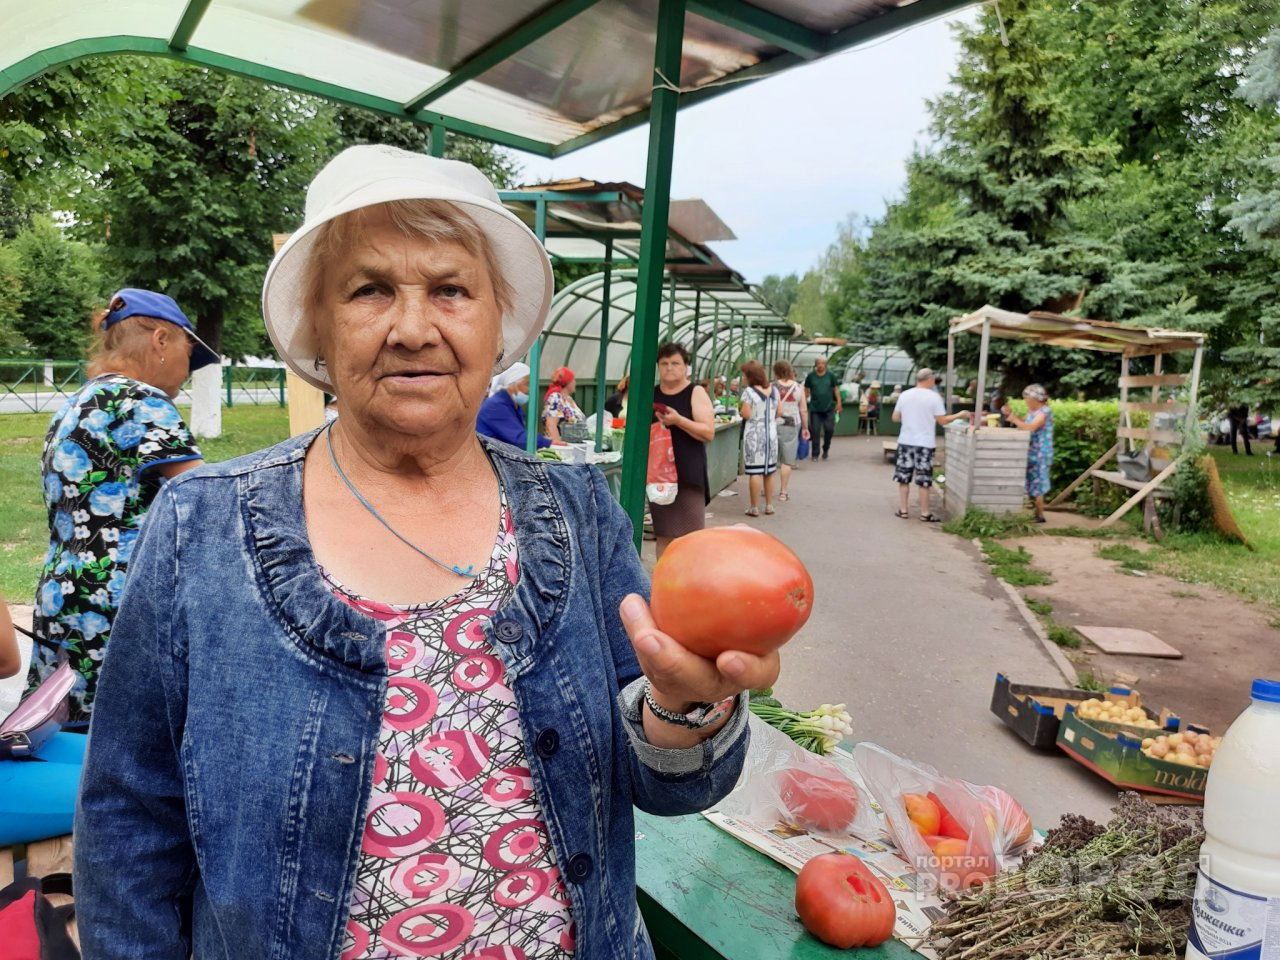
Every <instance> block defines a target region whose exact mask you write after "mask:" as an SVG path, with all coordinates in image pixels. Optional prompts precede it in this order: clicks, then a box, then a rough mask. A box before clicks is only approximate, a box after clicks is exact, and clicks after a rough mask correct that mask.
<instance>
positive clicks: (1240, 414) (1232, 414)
mask: <svg viewBox="0 0 1280 960" xmlns="http://www.w3.org/2000/svg"><path fill="white" fill-rule="evenodd" d="M1227 422H1228V423H1229V424H1230V425H1231V452H1232V453H1234V454H1239V453H1240V448H1239V447H1237V446H1236V434H1237V433H1238V434H1240V436H1242V437H1243V438H1244V452H1245V454H1246V455H1247V456H1250V457H1252V456H1253V449H1252V448H1251V447H1250V446H1249V405H1248V404H1247V403H1242V404H1240V405H1239V406H1238V407H1232V408H1231V409H1230V410H1228V411H1227ZM1276 443H1277V444H1280V440H1277V441H1276Z"/></svg>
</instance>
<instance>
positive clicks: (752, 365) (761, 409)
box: [738, 360, 778, 517]
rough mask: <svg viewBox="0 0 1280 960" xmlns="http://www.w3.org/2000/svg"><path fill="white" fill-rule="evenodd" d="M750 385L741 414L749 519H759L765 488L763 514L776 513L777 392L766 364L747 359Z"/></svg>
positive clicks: (745, 367)
mask: <svg viewBox="0 0 1280 960" xmlns="http://www.w3.org/2000/svg"><path fill="white" fill-rule="evenodd" d="M740 369H741V370H742V376H743V377H744V378H745V379H746V381H747V385H746V387H745V388H743V391H742V397H741V398H740V400H741V402H740V403H739V405H738V412H739V413H741V414H742V423H743V431H742V464H743V469H744V470H745V471H746V474H747V488H748V490H749V492H750V495H751V506H749V507H748V508H747V516H748V517H758V516H760V507H759V501H760V490H761V487H763V488H764V512H765V515H766V516H769V515H772V514H773V475H774V474H775V473H777V472H778V391H777V389H776V388H775V387H772V386H770V385H769V380H768V378H767V377H766V376H765V373H764V364H762V363H761V362H760V361H759V360H748V361H747V362H746V363H744V364H743V365H742V366H741V368H740Z"/></svg>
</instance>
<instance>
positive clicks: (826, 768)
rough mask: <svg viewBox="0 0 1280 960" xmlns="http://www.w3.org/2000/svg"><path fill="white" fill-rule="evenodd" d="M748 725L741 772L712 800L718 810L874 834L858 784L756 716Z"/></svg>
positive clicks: (872, 816)
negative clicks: (730, 788)
mask: <svg viewBox="0 0 1280 960" xmlns="http://www.w3.org/2000/svg"><path fill="white" fill-rule="evenodd" d="M748 723H749V725H750V728H751V741H750V745H749V746H748V747H747V758H746V761H745V763H744V764H743V767H742V776H741V777H739V778H738V785H737V787H736V788H734V790H733V792H732V793H730V794H729V795H728V796H727V797H725V798H724V799H723V800H722V801H720V803H719V804H718V806H717V809H719V810H720V812H721V813H724V814H727V815H728V816H731V817H737V818H738V819H740V820H754V821H756V822H757V823H768V824H773V823H776V822H777V821H779V820H781V821H784V822H785V823H787V824H790V825H791V826H794V827H799V828H801V829H803V830H806V831H807V832H809V833H813V834H825V835H830V836H835V837H841V836H845V835H847V834H853V835H854V836H856V837H863V838H864V839H872V838H874V837H876V836H878V835H879V833H880V822H879V817H878V816H877V815H876V812H875V810H874V808H873V807H872V804H871V797H870V795H869V794H868V793H867V792H866V789H865V788H864V787H862V786H861V785H860V784H857V783H855V782H854V781H853V780H851V779H850V778H849V777H847V776H846V775H845V774H844V773H843V772H842V771H841V770H840V768H839V767H837V766H836V765H835V764H834V763H832V762H831V761H830V760H827V759H826V758H824V757H820V756H818V755H817V754H814V753H810V752H809V751H808V750H805V749H804V748H803V747H801V746H800V745H799V744H797V743H796V742H795V741H794V740H792V739H791V738H790V737H788V736H787V735H786V734H785V733H782V732H780V731H778V730H775V729H774V728H773V727H771V726H769V724H767V723H765V722H764V721H763V720H761V719H760V718H759V717H756V716H754V715H752V716H751V717H749V718H748Z"/></svg>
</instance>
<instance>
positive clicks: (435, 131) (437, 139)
mask: <svg viewBox="0 0 1280 960" xmlns="http://www.w3.org/2000/svg"><path fill="white" fill-rule="evenodd" d="M448 136H449V134H448V132H447V131H446V130H445V128H444V127H442V126H441V125H440V124H438V123H437V124H434V125H433V126H432V127H431V134H430V137H429V141H430V144H431V146H430V148H429V149H430V151H431V156H433V157H443V156H444V141H445V138H446V137H448Z"/></svg>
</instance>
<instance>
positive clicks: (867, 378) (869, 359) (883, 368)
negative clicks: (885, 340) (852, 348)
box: [844, 346, 916, 387]
mask: <svg viewBox="0 0 1280 960" xmlns="http://www.w3.org/2000/svg"><path fill="white" fill-rule="evenodd" d="M915 370H916V365H915V362H914V361H913V360H912V359H911V357H910V355H909V354H908V353H907V352H906V351H905V350H900V349H899V348H898V347H892V346H871V347H863V348H862V349H861V350H859V351H858V352H857V353H855V354H854V355H853V356H852V357H850V358H849V362H848V363H847V364H845V368H844V382H845V383H850V382H852V381H853V379H854V377H855V376H857V375H858V374H862V382H863V383H865V384H868V385H870V384H871V383H872V381H875V380H879V381H880V383H881V384H882V385H884V386H888V387H891V386H893V385H894V384H897V383H900V384H903V385H904V386H915V377H914V376H913V375H914V374H915Z"/></svg>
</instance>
